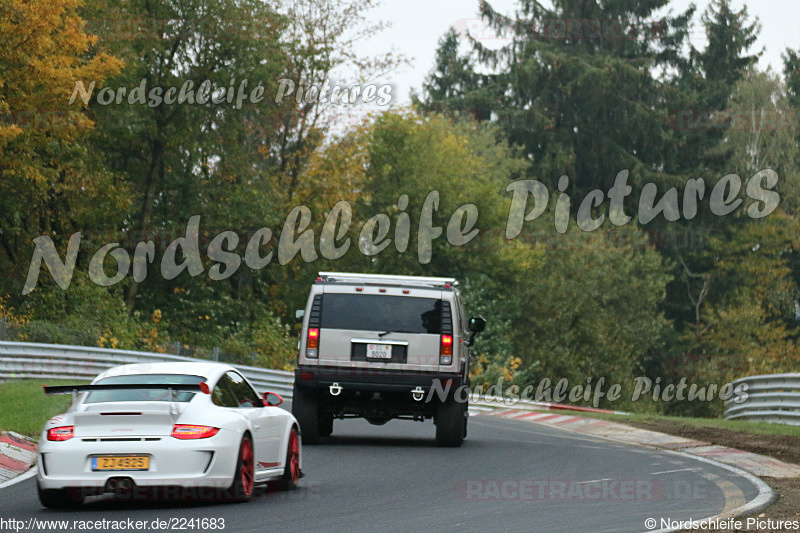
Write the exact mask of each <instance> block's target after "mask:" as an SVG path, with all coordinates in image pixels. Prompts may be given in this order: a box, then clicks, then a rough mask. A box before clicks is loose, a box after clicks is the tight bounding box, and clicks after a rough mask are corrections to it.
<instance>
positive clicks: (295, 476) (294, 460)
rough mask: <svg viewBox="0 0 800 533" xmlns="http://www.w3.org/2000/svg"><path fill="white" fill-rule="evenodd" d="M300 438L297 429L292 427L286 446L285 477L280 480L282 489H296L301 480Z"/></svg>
mask: <svg viewBox="0 0 800 533" xmlns="http://www.w3.org/2000/svg"><path fill="white" fill-rule="evenodd" d="M300 477H301V473H300V439H299V438H298V436H297V430H296V429H295V428H292V431H291V432H290V433H289V444H288V445H287V446H286V466H285V467H284V469H283V478H282V479H281V481H280V489H281V490H294V489H296V488H297V484H298V483H299V482H300Z"/></svg>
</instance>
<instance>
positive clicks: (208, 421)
mask: <svg viewBox="0 0 800 533" xmlns="http://www.w3.org/2000/svg"><path fill="white" fill-rule="evenodd" d="M70 393H72V394H73V395H74V397H75V399H74V401H73V404H72V406H71V407H70V409H69V410H68V411H67V412H66V413H65V414H62V415H59V416H56V417H53V418H51V419H50V420H49V421H48V422H47V424H46V425H45V427H44V430H43V431H42V436H41V439H40V441H39V468H38V473H37V477H36V479H37V489H38V493H39V500H40V501H41V503H42V505H44V506H45V507H53V508H58V507H69V506H73V505H76V504H80V503H81V502H82V501H83V499H84V498H85V497H86V496H89V495H96V494H103V493H107V492H111V493H115V494H117V495H118V496H128V497H134V498H135V497H136V495H138V494H141V495H142V497H156V498H162V497H165V498H181V497H199V498H210V497H213V498H217V497H224V498H227V499H232V500H235V501H246V500H249V499H250V497H251V496H252V494H253V488H254V485H256V484H259V483H266V482H268V481H278V483H279V485H280V486H281V488H283V489H286V490H291V489H294V488H295V487H296V486H297V483H298V481H299V480H300V478H301V477H302V476H303V474H302V470H301V468H302V456H301V445H300V430H299V426H298V424H297V421H296V420H295V418H294V416H292V414H291V413H289V412H288V411H285V410H284V409H281V408H279V407H277V405H278V404H280V403H281V402H282V401H283V399H282V398H281V397H280V396H279V395H277V394H275V393H271V392H265V393H264V395H263V397H259V395H258V394H257V393H256V391H255V389H254V388H253V386H252V385H251V384H250V383H249V382H248V381H247V379H245V378H244V377H243V376H242V375H241V374H240V373H239V372H238V371H237V370H236V369H235V368H233V367H231V366H228V365H224V364H220V363H213V362H208V363H205V362H198V363H194V362H186V363H144V364H131V365H122V366H117V367H114V368H111V369H108V370H106V371H105V372H103V373H101V374H100V375H98V376H97V377H96V378H95V379H94V380H93V381H92V384H91V385H80V386H59V387H45V394H70Z"/></svg>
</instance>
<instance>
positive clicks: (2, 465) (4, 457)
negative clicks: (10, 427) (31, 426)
mask: <svg viewBox="0 0 800 533" xmlns="http://www.w3.org/2000/svg"><path fill="white" fill-rule="evenodd" d="M36 450H37V447H36V442H35V441H34V440H32V439H29V438H28V437H25V436H22V435H20V434H18V433H14V432H13V431H3V432H2V433H0V486H3V485H5V484H6V483H7V482H8V481H10V480H12V479H14V478H16V477H18V476H20V475H21V474H24V473H25V472H27V471H28V470H30V469H31V466H33V463H35V462H36Z"/></svg>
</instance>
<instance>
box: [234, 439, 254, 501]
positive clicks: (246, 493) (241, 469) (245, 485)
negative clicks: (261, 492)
mask: <svg viewBox="0 0 800 533" xmlns="http://www.w3.org/2000/svg"><path fill="white" fill-rule="evenodd" d="M254 487H255V452H254V450H253V441H252V439H251V438H250V435H245V436H244V437H242V443H241V444H240V445H239V458H238V460H237V461H236V470H235V471H234V473H233V483H232V484H231V488H230V489H229V491H228V492H229V493H230V499H231V500H232V501H235V502H246V501H249V500H250V498H251V497H252V496H253V488H254Z"/></svg>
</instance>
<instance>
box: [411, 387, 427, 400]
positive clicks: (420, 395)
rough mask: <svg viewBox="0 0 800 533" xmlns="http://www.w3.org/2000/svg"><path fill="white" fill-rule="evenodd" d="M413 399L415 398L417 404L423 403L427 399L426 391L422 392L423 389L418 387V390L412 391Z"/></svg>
mask: <svg viewBox="0 0 800 533" xmlns="http://www.w3.org/2000/svg"><path fill="white" fill-rule="evenodd" d="M411 397H412V398H414V401H415V402H421V401H422V399H423V398H424V397H425V391H424V390H422V387H420V386H419V385H417V388H416V389H414V390H412V391H411Z"/></svg>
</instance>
